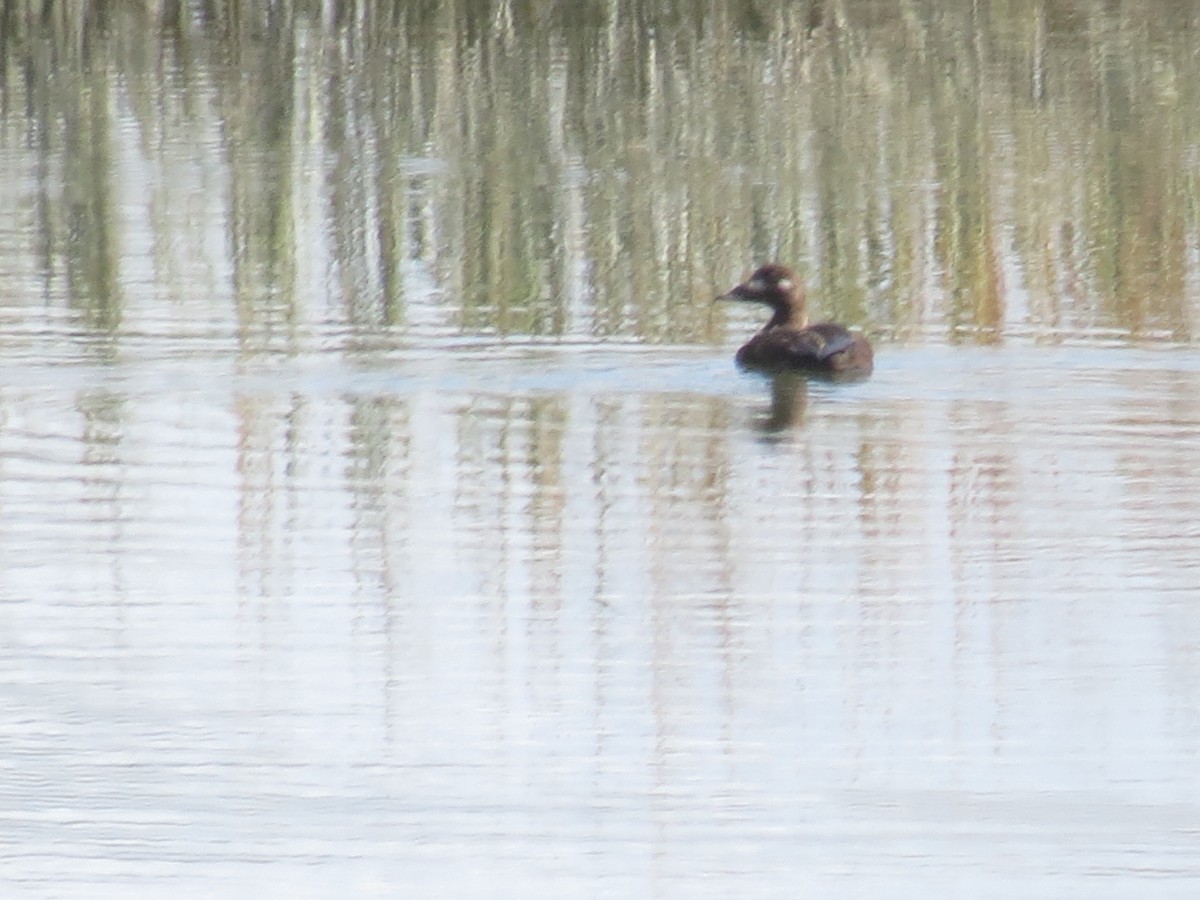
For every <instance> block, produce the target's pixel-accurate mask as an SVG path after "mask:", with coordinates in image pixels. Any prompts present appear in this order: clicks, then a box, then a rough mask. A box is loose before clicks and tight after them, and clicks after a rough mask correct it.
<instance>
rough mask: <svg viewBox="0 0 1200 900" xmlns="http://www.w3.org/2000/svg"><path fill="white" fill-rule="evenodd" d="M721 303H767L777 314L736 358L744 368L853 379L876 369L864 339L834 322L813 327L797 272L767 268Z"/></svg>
mask: <svg viewBox="0 0 1200 900" xmlns="http://www.w3.org/2000/svg"><path fill="white" fill-rule="evenodd" d="M721 299H729V300H749V301H753V302H756V303H763V304H765V305H767V306H769V307H771V309H772V310H773V312H774V314H773V315H772V316H771V319H770V321H768V322H767V324H766V325H764V326H763V327H762V329H761V330H760V331H759V332H758V334H756V335H754V337H752V338H750V340H749V341H747V342H746V344H745V345H743V346H742V348H741V349H739V350H738V352H737V356H736V357H735V359H736V361H737V364H738V365H739V366H741V367H742V368H744V369H754V370H756V371H762V372H786V371H795V372H807V373H809V374H812V375H821V376H824V377H827V378H834V379H838V380H852V379H859V378H866V377H867V376H868V375H870V374H871V370H872V369H873V368H874V362H875V360H874V353H873V352H872V350H871V344H870V343H869V342H868V341H867V339H866V338H865V337H863V336H862V335H861V334H858V333H857V332H853V331H850V330H848V329H846V328H844V327H842V326H841V325H837V324H835V323H833V322H821V323H818V324H815V325H809V324H808V318H807V316H806V315H805V310H804V299H805V298H804V289H803V287H801V285H800V282H799V281H798V280H797V279H796V277H795V276H794V275H793V274H792V272H791V271H790V270H789V269H787V268H786V267H784V266H781V265H779V264H778V263H769V264H767V265H765V266H762V267H761V268H760V269H758V270H757V271H756V272H755V273H754V274H753V275H752V276H750V279H749V280H748V281H746V282H743V283H742V284H739V285H738V286H737V287H735V288H734V289H733V290H731V291H730V292H729V293H728V294H726V295H724V297H723V298H721Z"/></svg>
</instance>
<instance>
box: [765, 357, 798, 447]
mask: <svg viewBox="0 0 1200 900" xmlns="http://www.w3.org/2000/svg"><path fill="white" fill-rule="evenodd" d="M808 381H809V379H808V376H807V375H804V374H802V373H799V372H777V373H775V374H774V375H772V376H771V407H770V411H769V413H768V415H767V416H766V418H764V419H761V420H760V421H759V423H758V427H759V429H760V430H761V431H762V432H763V433H764V434H768V435H773V434H779V432H781V431H786V430H787V429H789V428H795V427H797V426H800V425H803V424H804V414H805V410H806V407H807V406H808Z"/></svg>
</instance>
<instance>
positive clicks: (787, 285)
mask: <svg viewBox="0 0 1200 900" xmlns="http://www.w3.org/2000/svg"><path fill="white" fill-rule="evenodd" d="M778 287H779V289H780V290H781V291H790V290H791V289H792V280H791V279H790V278H783V279H781V280H780V282H779V285H778Z"/></svg>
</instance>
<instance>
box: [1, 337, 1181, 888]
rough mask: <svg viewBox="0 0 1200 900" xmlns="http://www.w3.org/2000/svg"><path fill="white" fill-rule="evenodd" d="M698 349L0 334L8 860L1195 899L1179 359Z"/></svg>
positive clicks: (173, 870) (180, 880) (22, 883)
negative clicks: (18, 341)
mask: <svg viewBox="0 0 1200 900" xmlns="http://www.w3.org/2000/svg"><path fill="white" fill-rule="evenodd" d="M728 349H729V348H721V349H712V350H708V349H691V348H679V349H671V348H640V347H629V348H620V347H605V346H593V347H559V346H539V345H536V344H528V343H526V344H516V345H509V344H504V343H501V344H496V343H494V342H493V343H490V344H489V343H484V342H473V343H470V344H467V345H455V346H449V345H447V346H444V347H440V348H438V352H437V353H425V352H414V353H406V352H395V353H390V354H383V355H382V356H380V357H379V358H377V359H376V360H374V361H373V362H371V363H369V364H367V363H364V364H362V365H358V366H347V365H346V364H345V362H344V360H342V358H341V357H340V356H338V355H336V354H323V353H314V354H311V355H308V356H306V357H304V358H302V359H295V360H281V361H275V362H266V363H262V364H257V365H251V366H244V367H242V366H238V365H236V364H235V363H234V361H233V360H232V359H231V358H229V356H228V355H227V354H223V353H221V352H218V351H211V350H210V351H209V352H208V353H204V352H200V353H189V354H187V355H186V357H185V358H182V359H176V358H174V350H173V347H172V346H171V345H167V346H166V347H165V348H164V350H165V353H164V354H163V356H162V357H161V358H155V357H154V356H153V355H152V352H151V351H150V343H149V342H148V343H147V345H146V346H144V347H142V348H141V351H142V352H139V353H138V354H131V356H136V357H137V358H136V359H130V360H129V361H128V362H119V363H113V364H109V365H105V366H103V367H96V366H89V365H72V364H66V365H63V364H55V365H44V366H29V365H25V364H21V363H14V362H13V361H11V360H9V361H6V362H5V363H4V365H3V372H4V375H5V378H4V381H5V384H6V387H5V390H4V409H5V418H4V444H3V448H2V454H3V473H2V474H3V478H2V480H0V492H2V493H0V508H2V509H3V511H4V514H3V519H2V523H0V541H2V542H3V547H4V558H3V582H2V588H0V591H2V594H3V598H4V603H3V607H2V608H3V611H4V617H5V624H4V628H3V635H4V653H3V669H4V671H3V680H4V683H5V684H6V694H7V702H6V704H5V705H4V711H3V713H2V714H0V720H2V721H0V730H2V731H3V733H4V734H5V735H6V736H7V737H6V745H7V748H8V749H7V751H6V753H5V759H6V760H7V767H8V776H7V778H6V779H5V782H6V785H7V787H6V789H5V792H6V794H7V797H8V801H7V804H6V806H7V809H8V812H7V814H6V815H5V816H4V818H3V824H2V825H0V831H2V832H3V833H4V837H5V843H6V844H7V846H8V847H9V850H8V851H6V853H5V866H4V872H5V874H4V876H3V877H4V880H5V881H6V882H7V884H8V885H9V889H11V890H19V891H24V892H27V893H28V894H30V895H35V896H36V895H45V896H51V895H54V896H64V895H71V896H74V895H79V896H84V895H86V896H105V895H113V896H117V895H120V896H127V895H129V893H130V892H133V893H138V894H142V895H154V894H159V893H161V892H165V891H170V892H172V893H184V894H186V895H194V894H218V893H223V892H230V891H231V892H233V893H235V894H238V895H250V894H253V895H255V896H276V895H277V896H285V895H286V896H329V895H332V894H334V893H339V892H346V893H351V894H359V895H375V894H378V895H387V896H390V895H393V894H394V891H395V890H396V889H398V887H400V886H402V887H403V889H404V890H405V891H413V892H417V893H422V892H425V893H436V894H448V895H458V896H461V895H487V896H510V895H511V896H562V895H563V894H576V895H587V896H617V895H621V896H628V895H630V894H633V895H642V896H644V895H655V894H661V895H670V896H683V895H687V896H729V895H731V894H737V895H738V896H778V894H779V893H780V891H781V890H783V891H785V892H786V891H787V890H790V889H791V886H793V885H799V884H803V885H805V886H806V889H807V890H811V891H817V892H819V893H832V894H837V895H841V896H845V895H855V896H859V895H861V896H876V895H878V893H879V892H881V891H882V892H884V893H889V892H892V891H893V890H894V889H895V888H896V885H897V884H901V885H903V890H902V893H905V894H920V893H930V892H938V893H940V892H953V893H962V892H969V893H971V894H972V895H973V896H996V897H1001V896H1011V895H1012V894H1013V892H1014V891H1018V890H1024V889H1029V890H1033V891H1035V892H1037V893H1039V894H1044V895H1066V894H1069V893H1073V892H1074V891H1075V890H1077V889H1084V890H1085V891H1086V893H1088V894H1089V895H1091V896H1109V895H1111V896H1119V895H1124V894H1125V893H1126V892H1127V891H1128V890H1129V889H1130V887H1131V885H1132V884H1133V883H1134V882H1135V881H1140V880H1141V879H1143V878H1147V877H1150V878H1153V883H1154V887H1155V893H1156V895H1157V896H1169V895H1174V896H1185V895H1186V894H1187V893H1189V892H1190V890H1191V889H1192V888H1193V887H1194V884H1195V881H1194V879H1195V878H1196V877H1198V876H1200V863H1198V861H1197V854H1196V850H1195V847H1196V834H1197V829H1200V815H1198V814H1197V806H1196V803H1195V792H1196V789H1197V787H1200V779H1198V776H1197V771H1200V770H1198V769H1197V766H1196V751H1197V747H1198V742H1200V717H1198V716H1197V714H1196V709H1197V706H1196V702H1197V696H1196V695H1197V687H1198V685H1200V667H1198V665H1197V659H1198V656H1197V653H1196V645H1195V640H1194V633H1195V632H1196V629H1197V626H1198V625H1200V622H1197V617H1198V616H1200V606H1198V605H1197V602H1196V600H1197V585H1200V552H1198V551H1200V526H1198V525H1197V522H1196V516H1195V511H1196V501H1195V497H1196V496H1197V495H1198V489H1200V483H1198V480H1200V477H1198V476H1197V474H1196V467H1195V466H1194V465H1193V464H1192V463H1193V461H1194V453H1195V447H1196V442H1197V437H1198V435H1200V403H1198V401H1197V398H1198V397H1200V391H1198V388H1200V360H1198V359H1197V357H1196V355H1195V354H1194V353H1193V352H1192V351H1190V350H1185V349H1183V348H1166V349H1160V348H1155V349H1138V348H1131V347H1096V346H1086V347H1073V348H1072V347H1066V348H1040V347H1034V346H1024V347H1010V348H1005V349H1001V350H992V349H986V348H977V347H963V348H945V347H943V348H923V347H917V348H905V347H896V348H890V349H887V350H885V352H883V353H882V354H881V358H880V365H879V371H878V374H877V375H876V377H875V378H874V379H873V380H872V381H871V382H869V383H867V384H864V385H855V386H829V385H820V384H817V385H812V386H811V387H810V388H809V390H808V391H807V397H806V398H804V397H803V393H802V394H801V396H800V397H799V398H797V397H791V400H792V407H791V409H792V412H793V414H794V416H795V417H796V418H794V419H793V424H792V425H791V427H789V428H786V429H782V430H776V429H775V427H774V426H773V425H772V418H771V417H772V409H771V404H770V400H769V396H770V386H769V385H768V384H767V383H765V382H764V381H762V380H760V379H757V378H754V377H750V376H743V375H739V374H737V373H735V372H734V371H733V369H732V367H731V365H730V362H729V354H728ZM451 358H453V359H454V360H455V362H454V363H453V364H448V363H447V360H448V359H451ZM776 412H777V411H776ZM774 424H775V425H778V421H777V420H776V421H775V423H774Z"/></svg>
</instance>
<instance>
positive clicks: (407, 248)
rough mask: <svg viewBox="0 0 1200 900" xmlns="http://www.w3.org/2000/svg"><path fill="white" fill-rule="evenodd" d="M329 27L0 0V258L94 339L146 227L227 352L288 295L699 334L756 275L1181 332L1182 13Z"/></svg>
mask: <svg viewBox="0 0 1200 900" xmlns="http://www.w3.org/2000/svg"><path fill="white" fill-rule="evenodd" d="M323 9H325V10H326V13H325V14H324V15H322V14H319V13H318V11H317V7H314V6H311V5H309V4H294V3H277V4H257V3H253V4H245V3H239V2H230V3H219V4H218V3H199V4H186V5H185V4H181V3H178V2H170V0H167V2H163V3H157V4H152V5H151V6H149V7H147V6H136V5H132V6H131V5H128V4H120V5H116V6H114V5H111V4H93V3H80V4H68V5H62V4H43V3H38V2H31V0H24V2H4V3H0V23H2V25H3V27H2V28H0V103H2V104H3V108H4V109H5V110H6V111H7V113H6V126H5V129H4V133H3V138H2V144H3V153H4V157H5V159H6V160H7V162H6V164H5V167H6V172H5V173H2V174H0V177H3V178H4V180H5V181H7V182H8V183H9V186H10V187H9V190H7V191H6V195H7V196H9V197H10V198H11V199H10V202H11V203H15V204H17V205H19V206H20V207H22V208H23V209H24V210H25V214H26V215H32V216H33V218H34V219H35V221H36V231H35V232H34V233H35V234H36V242H37V246H36V251H35V248H33V247H26V248H24V250H23V251H21V250H20V249H19V248H12V247H7V248H5V252H6V253H10V254H11V253H13V252H24V253H28V254H30V256H31V258H33V259H35V260H36V261H35V262H34V263H33V265H34V267H35V268H36V269H38V270H39V273H40V276H41V277H42V278H43V279H45V280H46V281H48V282H50V281H55V282H57V279H58V277H59V275H60V273H61V274H65V275H66V277H67V286H66V291H67V293H68V294H69V296H70V298H71V302H72V303H75V304H78V305H79V306H80V307H81V308H83V309H85V310H86V311H87V320H88V321H89V322H91V323H92V326H93V327H96V328H99V329H102V330H109V331H112V330H116V331H119V329H120V327H121V322H122V309H123V304H125V303H126V299H125V298H124V293H125V289H126V286H127V285H128V282H129V280H130V279H131V278H133V277H134V276H133V274H132V273H131V272H130V271H129V266H128V262H127V260H128V257H129V255H130V254H131V253H132V252H133V251H134V249H135V247H136V245H137V242H138V241H140V240H142V239H143V236H142V235H140V234H135V233H133V231H132V229H133V228H134V225H133V224H132V222H133V221H135V220H138V219H142V220H143V221H144V224H143V225H141V226H139V227H148V228H149V229H150V230H151V235H150V237H151V239H152V240H153V242H154V244H155V248H156V249H155V251H154V253H155V262H156V264H157V269H158V271H156V273H155V278H156V280H157V281H158V282H159V283H160V284H162V285H163V286H164V288H165V289H166V290H170V285H171V284H172V281H173V279H174V278H175V277H177V275H178V273H177V272H176V271H172V270H173V268H177V267H178V265H179V264H180V263H179V258H180V257H182V258H183V259H184V260H190V264H191V265H196V264H197V263H198V264H199V265H201V266H207V268H208V270H209V271H210V272H216V273H218V274H220V273H222V272H224V271H228V273H229V281H228V282H227V283H226V285H225V290H226V291H231V292H232V296H230V298H229V299H230V300H231V301H232V302H233V303H234V304H235V306H236V316H237V319H238V323H239V327H240V328H241V329H242V330H243V332H244V338H245V341H246V345H247V349H248V350H252V351H253V350H261V349H270V350H277V349H283V350H293V351H294V350H296V349H297V348H298V344H299V346H302V343H301V342H302V339H303V337H304V335H303V334H302V333H301V332H300V331H298V324H297V323H298V322H300V321H301V320H302V319H303V316H302V315H301V314H300V312H299V311H298V310H297V309H296V307H297V305H300V304H303V303H304V302H305V301H304V299H303V296H302V295H303V293H304V290H305V289H306V288H309V287H310V286H311V284H312V283H313V281H314V280H315V282H316V283H317V284H318V285H320V287H321V288H322V289H323V291H324V294H325V296H326V298H327V299H328V301H329V302H331V303H332V304H333V309H332V310H331V311H332V312H333V314H334V315H335V317H336V320H337V321H338V322H339V323H340V324H341V325H342V326H344V327H345V328H346V329H348V330H349V332H350V333H351V334H352V335H359V336H360V337H361V336H371V335H378V334H379V333H380V332H381V330H383V331H386V330H388V329H396V328H399V329H401V331H403V329H404V328H405V327H406V325H409V324H411V316H410V313H411V310H410V309H409V305H410V301H411V299H412V296H411V295H412V294H413V293H414V291H419V290H427V289H428V288H429V287H430V286H434V285H436V286H438V287H440V288H441V291H442V293H441V295H440V299H439V301H438V302H439V306H440V309H441V310H442V311H443V313H444V314H445V318H444V324H445V325H446V326H447V327H450V328H452V329H455V330H458V331H461V332H466V333H471V334H481V333H482V334H523V335H568V334H575V335H588V336H590V337H593V338H598V339H603V338H607V337H613V336H619V337H630V338H636V339H639V340H644V341H671V342H696V341H700V342H705V341H719V340H723V339H724V336H725V335H724V332H723V326H722V323H721V321H720V320H719V319H717V318H714V317H713V316H712V315H711V313H710V312H709V311H708V310H707V309H706V308H705V307H704V305H703V304H704V299H705V298H706V297H707V296H709V295H710V294H711V292H712V290H713V286H714V285H721V284H724V283H726V282H728V281H729V279H730V278H731V277H733V276H734V275H736V274H738V273H741V272H743V271H745V270H746V269H747V267H748V266H750V265H751V264H753V263H755V262H760V261H762V260H764V259H766V258H769V257H778V258H783V259H787V260H789V261H791V262H794V263H796V264H798V265H799V266H800V267H801V268H802V269H804V270H805V274H806V276H807V277H808V279H809V281H810V282H811V283H812V284H813V287H814V295H815V296H817V297H819V298H821V301H822V303H823V304H824V306H825V308H824V309H823V310H821V312H823V313H827V314H829V315H836V316H837V317H838V318H840V319H842V320H846V321H849V322H851V323H854V324H860V325H865V326H866V327H868V328H870V329H872V330H873V331H875V332H876V333H879V334H882V335H888V334H890V335H892V336H894V337H898V338H909V337H917V336H921V337H925V338H928V337H930V336H936V335H940V336H942V337H943V338H945V339H949V340H973V341H982V342H994V341H998V340H1001V339H1002V338H1004V337H1005V336H1006V335H1012V334H1022V333H1032V334H1034V335H1036V336H1038V337H1041V338H1045V339H1049V340H1057V339H1061V338H1066V337H1074V336H1079V335H1081V334H1083V335H1089V334H1091V335H1099V336H1102V337H1103V336H1112V335H1116V336H1129V337H1135V338H1140V339H1145V338H1156V337H1159V338H1169V339H1176V340H1189V339H1190V338H1191V337H1192V335H1193V333H1194V328H1195V319H1196V313H1195V307H1196V301H1195V299H1194V293H1195V291H1194V287H1189V285H1194V284H1195V282H1196V271H1195V270H1196V267H1197V262H1196V254H1195V252H1194V251H1195V247H1196V244H1197V222H1196V210H1197V209H1198V208H1200V202H1198V197H1197V194H1198V188H1197V176H1196V172H1197V167H1196V165H1195V159H1194V158H1193V157H1194V147H1195V146H1196V144H1197V143H1198V141H1197V137H1198V132H1200V102H1198V101H1200V96H1198V90H1197V86H1198V79H1197V76H1196V74H1195V65H1194V63H1195V59H1194V42H1193V41H1192V40H1191V36H1192V35H1193V34H1194V32H1195V26H1196V25H1197V24H1198V23H1197V22H1196V17H1197V15H1198V13H1197V11H1196V10H1195V9H1194V8H1193V7H1191V6H1190V5H1188V4H1177V3H1169V2H1165V0H1164V2H1155V3H1148V4H1146V3H1134V2H1121V3H1115V4H1114V3H1107V4H1101V3H1068V2H1061V0H1024V2H1021V0H1018V2H1012V3H1001V2H993V3H984V4H967V5H951V6H950V7H949V8H947V7H946V5H945V4H942V3H928V2H901V3H896V4H882V5H881V4H877V3H842V4H825V3H822V2H820V0H810V2H807V3H792V2H783V0H777V2H767V3H756V4H743V3H667V4H662V3H650V2H632V0H630V2H621V3H616V4H608V3H598V2H596V3H584V4H570V6H569V11H568V8H567V7H564V6H562V5H554V4H548V3H538V2H532V0H529V2H515V0H491V2H457V3H394V4H390V3H371V4H355V3H350V4H337V5H336V6H335V7H323ZM331 9H332V10H334V11H333V12H329V10H331ZM51 74H53V76H54V77H50V76H51ZM18 109H24V110H27V112H28V113H29V114H28V115H27V116H25V117H24V118H20V117H16V116H14V115H13V112H14V111H15V110H18ZM30 186H32V189H31V187H30ZM198 191H202V192H204V193H205V196H207V197H208V201H207V202H208V203H210V204H211V203H212V202H213V200H212V198H213V197H214V196H215V197H217V198H220V200H219V203H220V206H221V208H220V209H218V210H211V211H210V212H209V213H208V214H207V215H206V214H205V212H204V208H203V207H204V204H205V202H206V201H205V200H204V199H202V197H201V196H200V195H199V194H198V193H197V192H198ZM142 205H144V206H145V207H146V208H145V209H144V210H143V212H142V213H140V214H138V213H135V214H133V215H132V216H131V214H130V209H131V207H132V208H133V209H137V208H138V207H139V206H142ZM181 206H183V207H187V206H191V207H193V212H192V213H191V214H186V215H180V207H181ZM213 229H220V230H221V231H223V232H224V233H225V237H226V239H225V241H224V242H223V244H221V245H214V243H213V241H212V239H211V237H207V236H204V233H205V232H208V233H209V234H211V231H212V230H213ZM197 235H201V236H202V239H200V240H194V238H195V237H196V236H197ZM4 240H5V241H6V242H11V241H13V240H14V237H13V236H11V235H10V236H6V237H5V238H4ZM181 248H182V249H181ZM214 252H216V253H217V254H218V257H217V258H211V257H209V258H205V257H204V254H210V255H211V254H212V253H214ZM226 252H227V254H228V256H227V257H226V258H221V254H223V253H226ZM193 254H199V255H200V256H201V258H200V259H199V260H198V261H197V260H196V259H195V258H194V257H193Z"/></svg>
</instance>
